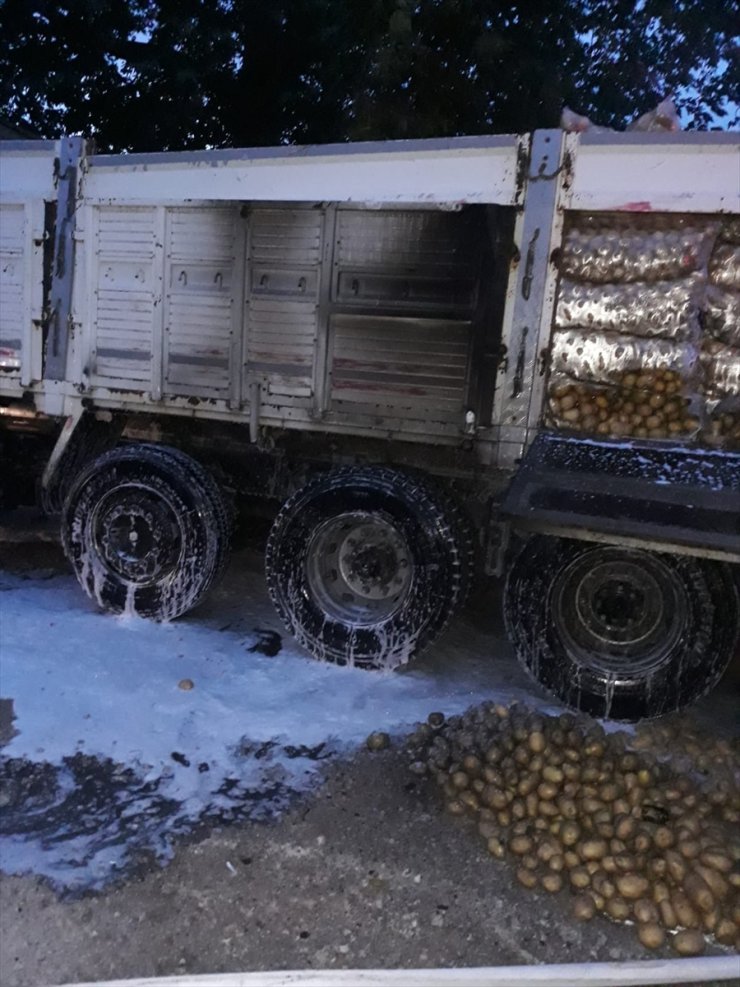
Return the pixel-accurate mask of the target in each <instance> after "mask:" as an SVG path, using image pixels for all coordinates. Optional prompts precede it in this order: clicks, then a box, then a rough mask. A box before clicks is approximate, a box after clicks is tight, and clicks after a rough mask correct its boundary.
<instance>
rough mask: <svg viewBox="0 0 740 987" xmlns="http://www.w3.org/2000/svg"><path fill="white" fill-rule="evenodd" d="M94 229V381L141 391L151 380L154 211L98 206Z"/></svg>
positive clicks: (151, 209) (139, 208)
mask: <svg viewBox="0 0 740 987" xmlns="http://www.w3.org/2000/svg"><path fill="white" fill-rule="evenodd" d="M94 224H95V226H96V227H97V239H96V240H95V245H96V248H97V263H96V265H95V271H96V275H95V279H94V284H93V286H92V290H93V298H92V305H91V314H92V323H93V327H94V345H93V352H92V361H91V363H92V376H93V379H95V380H96V381H98V382H100V383H102V384H106V385H108V384H112V383H113V382H115V386H117V387H126V386H129V387H133V388H137V389H140V388H141V387H142V386H143V385H144V384H147V383H149V381H150V380H151V360H152V349H153V319H154V308H155V284H154V281H155V272H154V247H155V242H154V241H155V235H154V234H155V209H153V208H149V207H135V206H123V207H116V206H100V207H98V208H97V209H96V210H95V217H94ZM91 235H94V232H93V231H91Z"/></svg>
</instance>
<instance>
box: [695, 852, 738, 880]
mask: <svg viewBox="0 0 740 987" xmlns="http://www.w3.org/2000/svg"><path fill="white" fill-rule="evenodd" d="M699 860H700V861H701V862H702V863H703V864H704V865H705V866H706V867H711V868H712V870H718V871H721V872H722V873H723V874H729V873H730V871H731V870H732V867H733V863H732V858H731V857H728V856H727V854H726V853H723V852H722V851H721V850H714V849H712V850H705V851H704V853H701V854H699Z"/></svg>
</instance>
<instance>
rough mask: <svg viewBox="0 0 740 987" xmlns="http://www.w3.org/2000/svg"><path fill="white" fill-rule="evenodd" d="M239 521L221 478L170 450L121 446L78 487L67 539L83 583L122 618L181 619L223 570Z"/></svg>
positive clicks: (66, 517)
mask: <svg viewBox="0 0 740 987" xmlns="http://www.w3.org/2000/svg"><path fill="white" fill-rule="evenodd" d="M230 533H231V518H230V514H229V512H228V510H227V508H226V505H225V503H224V500H223V497H222V495H221V492H220V490H219V488H218V485H217V484H216V482H215V480H214V479H213V478H212V477H211V475H210V474H209V473H208V472H207V471H206V470H205V469H203V467H202V466H200V465H199V464H198V463H196V462H195V460H193V459H191V458H190V457H189V456H186V455H185V454H184V453H182V452H180V451H179V450H177V449H171V448H169V447H166V446H157V445H148V444H136V445H130V446H122V447H120V448H117V449H112V450H111V451H110V452H107V453H105V454H104V455H102V456H100V457H99V458H98V459H96V460H94V461H93V462H92V463H90V464H88V466H86V467H85V469H83V470H82V472H81V473H80V474H79V476H78V477H77V478H76V480H75V481H74V483H73V484H72V486H71V488H70V490H69V493H68V495H67V497H66V499H65V503H64V509H63V513H62V540H63V544H64V551H65V553H66V555H67V558H68V559H69V560H70V562H71V563H72V566H73V568H74V571H75V574H76V576H77V579H78V581H79V583H80V585H81V586H82V588H83V589H84V590H85V592H86V593H87V595H88V596H89V597H91V599H93V600H95V601H96V602H97V603H98V605H99V606H100V607H101V608H102V609H104V610H108V611H111V612H113V613H123V612H130V613H135V614H136V615H137V616H140V617H150V618H154V619H156V620H173V619H174V618H175V617H179V616H181V615H182V614H184V613H186V612H187V611H188V610H191V609H192V608H193V607H194V606H196V604H197V603H199V602H200V600H201V599H202V598H203V596H204V595H205V593H206V592H207V591H208V589H209V588H210V587H211V586H212V584H213V583H214V581H215V580H216V579H217V578H218V577H219V576H220V575H221V573H222V572H223V570H224V568H225V566H226V562H227V559H228V547H229V538H230Z"/></svg>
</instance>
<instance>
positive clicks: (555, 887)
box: [542, 871, 563, 894]
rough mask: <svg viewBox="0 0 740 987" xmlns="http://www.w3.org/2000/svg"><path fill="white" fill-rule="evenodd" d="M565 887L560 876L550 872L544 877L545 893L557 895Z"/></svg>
mask: <svg viewBox="0 0 740 987" xmlns="http://www.w3.org/2000/svg"><path fill="white" fill-rule="evenodd" d="M562 886H563V878H562V877H561V875H560V874H557V873H555V872H554V871H550V873H549V874H545V875H544V876H543V877H542V887H543V888H544V889H545V891H549V892H550V894H555V893H556V892H557V891H560V889H561V888H562Z"/></svg>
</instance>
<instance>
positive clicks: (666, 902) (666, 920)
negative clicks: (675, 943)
mask: <svg viewBox="0 0 740 987" xmlns="http://www.w3.org/2000/svg"><path fill="white" fill-rule="evenodd" d="M658 911H659V912H660V920H661V922H662V923H663V925H664V926H665V927H666V929H675V928H676V926H677V925H678V919H677V918H676V913H675V912H674V910H673V905H672V904H671V899H670V898H665V899H663V900H662V901H660V902H659V903H658Z"/></svg>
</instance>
